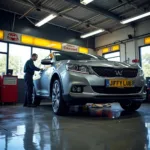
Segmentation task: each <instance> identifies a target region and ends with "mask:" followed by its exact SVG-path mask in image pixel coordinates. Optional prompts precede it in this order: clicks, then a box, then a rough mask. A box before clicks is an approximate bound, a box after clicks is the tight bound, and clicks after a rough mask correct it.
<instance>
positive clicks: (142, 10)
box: [123, 0, 145, 12]
mask: <svg viewBox="0 0 150 150" xmlns="http://www.w3.org/2000/svg"><path fill="white" fill-rule="evenodd" d="M123 1H124V2H127V4H128V5H130V6H131V7H133V8H135V9H137V10H139V11H140V12H145V10H144V9H143V8H140V7H138V6H137V5H136V4H134V3H133V2H132V1H131V0H123Z"/></svg>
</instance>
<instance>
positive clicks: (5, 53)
mask: <svg viewBox="0 0 150 150" xmlns="http://www.w3.org/2000/svg"><path fill="white" fill-rule="evenodd" d="M0 42H2V43H5V44H6V45H7V52H0V54H3V55H6V72H5V73H7V70H8V59H9V58H8V53H9V44H8V42H5V41H2V40H0Z"/></svg>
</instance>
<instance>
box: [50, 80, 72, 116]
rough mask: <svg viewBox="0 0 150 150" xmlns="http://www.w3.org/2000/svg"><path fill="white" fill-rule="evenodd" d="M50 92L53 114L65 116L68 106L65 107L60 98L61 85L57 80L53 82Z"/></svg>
mask: <svg viewBox="0 0 150 150" xmlns="http://www.w3.org/2000/svg"><path fill="white" fill-rule="evenodd" d="M51 91H52V94H51V99H52V109H53V112H54V113H55V114H56V115H62V116H63V115H66V114H67V113H68V111H69V106H67V104H66V103H65V101H64V99H63V97H62V88H61V83H60V81H59V80H58V79H56V80H54V82H53V84H52V89H51Z"/></svg>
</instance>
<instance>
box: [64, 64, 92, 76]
mask: <svg viewBox="0 0 150 150" xmlns="http://www.w3.org/2000/svg"><path fill="white" fill-rule="evenodd" d="M66 69H67V70H68V71H73V72H79V73H83V74H94V72H93V71H92V70H91V69H90V68H89V67H88V66H85V65H76V64H67V65H66Z"/></svg>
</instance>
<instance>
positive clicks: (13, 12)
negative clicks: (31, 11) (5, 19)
mask: <svg viewBox="0 0 150 150" xmlns="http://www.w3.org/2000/svg"><path fill="white" fill-rule="evenodd" d="M0 10H3V11H6V12H9V13H12V14H17V15H19V16H21V15H22V14H20V13H18V12H15V11H10V10H7V9H3V8H0ZM27 18H28V19H27ZM26 19H27V20H28V21H29V19H33V20H35V21H39V19H37V18H34V17H30V16H28V17H26ZM30 23H31V20H30ZM32 24H33V22H32ZM48 24H50V25H54V26H57V27H61V28H64V29H66V30H67V28H66V27H63V26H60V25H57V24H54V23H51V22H48ZM70 30H71V31H74V32H78V33H82V32H80V31H77V30H74V29H70Z"/></svg>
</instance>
